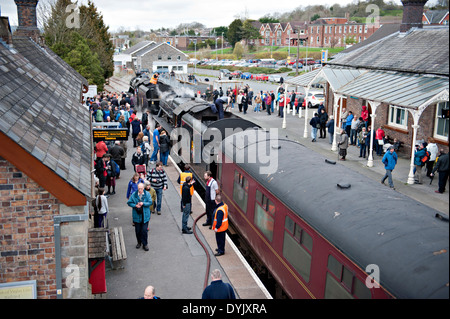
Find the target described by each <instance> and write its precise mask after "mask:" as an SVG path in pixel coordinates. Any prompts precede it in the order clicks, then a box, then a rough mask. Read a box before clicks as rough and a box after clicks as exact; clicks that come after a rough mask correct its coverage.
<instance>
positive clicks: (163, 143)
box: [159, 135, 171, 153]
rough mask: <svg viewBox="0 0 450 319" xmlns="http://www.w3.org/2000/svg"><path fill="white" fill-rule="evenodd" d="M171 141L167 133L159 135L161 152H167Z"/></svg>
mask: <svg viewBox="0 0 450 319" xmlns="http://www.w3.org/2000/svg"><path fill="white" fill-rule="evenodd" d="M170 147H171V142H170V137H168V136H167V135H160V136H159V148H160V152H161V153H165V152H167V151H169V150H170Z"/></svg>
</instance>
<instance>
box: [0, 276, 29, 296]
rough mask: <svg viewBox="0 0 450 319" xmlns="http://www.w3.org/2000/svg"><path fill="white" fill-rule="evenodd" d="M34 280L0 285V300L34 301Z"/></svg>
mask: <svg viewBox="0 0 450 319" xmlns="http://www.w3.org/2000/svg"><path fill="white" fill-rule="evenodd" d="M36 298H37V289H36V280H28V281H18V282H9V283H4V284H0V299H36Z"/></svg>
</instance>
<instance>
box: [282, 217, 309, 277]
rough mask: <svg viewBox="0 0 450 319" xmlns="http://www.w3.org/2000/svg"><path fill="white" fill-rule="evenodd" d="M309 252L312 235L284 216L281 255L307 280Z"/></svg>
mask: <svg viewBox="0 0 450 319" xmlns="http://www.w3.org/2000/svg"><path fill="white" fill-rule="evenodd" d="M311 252H312V237H311V236H310V235H309V234H308V233H307V232H306V231H304V230H303V229H302V228H301V227H300V226H299V225H298V224H296V223H295V222H294V221H293V220H292V219H291V218H290V217H289V216H286V220H285V232H284V241H283V256H284V258H286V260H287V261H288V262H289V263H290V264H291V265H292V266H293V267H294V268H295V270H297V272H298V273H299V274H300V276H302V278H303V279H305V280H306V281H307V282H308V281H309V274H310V270H311Z"/></svg>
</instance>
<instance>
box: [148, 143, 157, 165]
mask: <svg viewBox="0 0 450 319" xmlns="http://www.w3.org/2000/svg"><path fill="white" fill-rule="evenodd" d="M158 151H159V145H158V144H156V145H154V149H153V154H152V156H151V157H150V161H151V162H156V161H157V160H158Z"/></svg>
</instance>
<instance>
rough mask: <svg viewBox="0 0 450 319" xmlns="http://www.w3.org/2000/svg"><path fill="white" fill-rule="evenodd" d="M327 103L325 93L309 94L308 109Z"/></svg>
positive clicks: (311, 92)
mask: <svg viewBox="0 0 450 319" xmlns="http://www.w3.org/2000/svg"><path fill="white" fill-rule="evenodd" d="M324 101H325V95H324V94H323V91H310V92H309V93H308V107H319V105H320V103H321V102H324Z"/></svg>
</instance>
